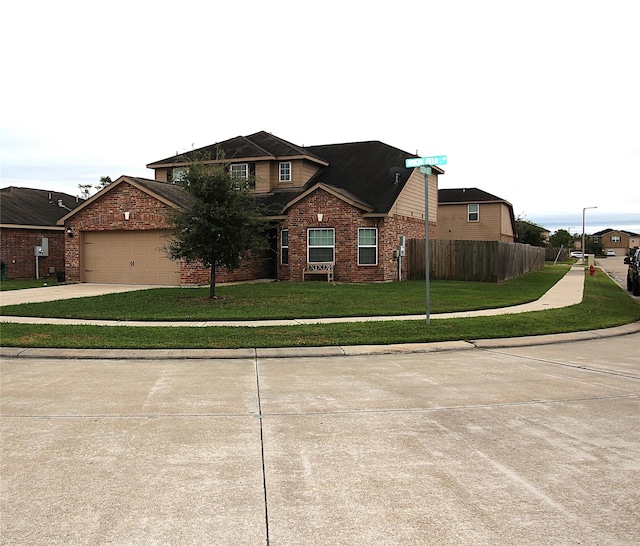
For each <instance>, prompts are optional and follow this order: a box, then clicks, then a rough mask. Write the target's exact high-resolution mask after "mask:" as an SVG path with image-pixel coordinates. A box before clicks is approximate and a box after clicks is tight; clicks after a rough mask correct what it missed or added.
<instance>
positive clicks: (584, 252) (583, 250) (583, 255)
mask: <svg viewBox="0 0 640 546" xmlns="http://www.w3.org/2000/svg"><path fill="white" fill-rule="evenodd" d="M597 208H598V207H585V208H583V209H582V265H584V259H585V255H586V250H587V249H586V247H585V242H584V212H585V211H586V210H587V209H597Z"/></svg>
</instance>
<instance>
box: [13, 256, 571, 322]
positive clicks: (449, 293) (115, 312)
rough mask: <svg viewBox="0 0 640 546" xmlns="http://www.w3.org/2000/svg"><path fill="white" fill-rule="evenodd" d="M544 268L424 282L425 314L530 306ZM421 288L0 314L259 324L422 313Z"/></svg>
mask: <svg viewBox="0 0 640 546" xmlns="http://www.w3.org/2000/svg"><path fill="white" fill-rule="evenodd" d="M567 269H568V268H567V266H564V265H556V266H553V265H548V266H546V267H545V268H544V269H543V270H541V271H532V272H530V273H527V274H525V275H522V276H520V277H518V278H516V279H511V280H509V281H506V282H504V283H501V284H491V283H479V282H455V281H432V282H431V283H430V288H431V290H430V291H431V312H432V313H443V312H451V311H468V310H475V309H488V308H495V307H506V306H509V305H517V304H520V303H526V302H530V301H535V300H536V299H538V298H539V297H540V296H542V294H544V293H545V292H546V291H547V290H548V289H549V288H550V287H551V286H553V285H554V284H555V283H556V282H558V280H560V278H562V276H563V275H564V274H565V273H566V272H567ZM425 292H426V287H425V282H424V281H408V282H390V283H370V284H351V283H345V284H343V283H331V284H330V283H325V282H304V283H302V282H274V283H266V284H259V283H258V284H241V285H232V286H220V287H218V289H217V294H218V296H219V299H216V300H212V299H210V298H208V297H207V296H208V288H156V289H151V290H139V291H136V292H127V293H121V294H107V295H104V296H97V297H92V298H77V299H72V300H59V301H52V302H43V303H31V304H23V305H13V306H5V307H2V308H0V311H1V312H2V314H3V315H19V316H32V317H62V318H83V319H111V320H157V321H166V320H171V321H181V320H186V321H194V320H259V319H295V318H317V317H346V316H352V317H355V316H374V315H386V316H389V315H414V314H420V313H424V312H425V306H426V302H425V299H426V296H425Z"/></svg>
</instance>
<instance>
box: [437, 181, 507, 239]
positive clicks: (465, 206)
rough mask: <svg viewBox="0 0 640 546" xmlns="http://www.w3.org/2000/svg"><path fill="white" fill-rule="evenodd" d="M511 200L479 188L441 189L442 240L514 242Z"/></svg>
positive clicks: (439, 201)
mask: <svg viewBox="0 0 640 546" xmlns="http://www.w3.org/2000/svg"><path fill="white" fill-rule="evenodd" d="M515 238H516V224H515V217H514V214H513V207H512V206H511V203H509V202H508V201H505V200H504V199H501V198H500V197H496V196H495V195H491V194H490V193H487V192H486V191H483V190H479V189H478V188H455V189H439V190H438V239H441V240H461V241H502V242H508V243H513V242H514V241H515Z"/></svg>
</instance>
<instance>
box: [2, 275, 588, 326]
mask: <svg viewBox="0 0 640 546" xmlns="http://www.w3.org/2000/svg"><path fill="white" fill-rule="evenodd" d="M149 288H158V287H152V286H136V285H111V284H103V285H98V284H74V285H68V286H59V287H55V288H53V287H52V288H49V289H46V290H45V289H42V288H35V289H29V290H14V291H12V292H16V293H17V294H13V293H11V292H10V293H9V294H7V295H6V296H5V293H3V294H2V300H1V302H0V303H1V304H2V305H13V304H19V303H31V302H38V301H52V300H58V299H69V298H79V297H85V296H96V295H100V294H110V293H115V292H129V291H132V290H145V289H149ZM20 292H24V294H19V293H20ZM45 292H47V293H46V294H45ZM49 292H50V293H49ZM583 292H584V268H583V267H582V266H574V267H572V268H571V269H570V270H569V271H568V272H567V274H566V275H565V276H564V277H563V278H562V279H560V281H558V282H557V283H556V284H555V285H554V286H553V287H552V288H551V289H550V290H549V291H548V292H547V293H545V294H544V295H543V296H542V297H541V298H540V299H538V300H536V301H533V302H530V303H524V304H521V305H514V306H512V307H500V308H497V309H481V310H478V311H461V312H455V313H439V314H432V315H431V316H430V318H432V319H442V318H467V317H485V316H492V315H505V314H515V313H527V312H529V311H543V310H546V309H556V308H559V307H567V306H569V305H576V304H578V303H580V302H581V301H582V296H583ZM424 319H425V315H424V314H422V315H394V316H377V317H333V318H332V317H329V318H310V319H282V320H280V319H278V320H253V321H241V320H215V321H181V322H159V321H120V320H82V319H63V318H39V317H13V316H2V317H1V320H2V321H3V322H13V323H20V324H63V325H91V326H165V327H166V326H170V327H173V326H176V327H177V326H182V327H196V328H206V327H212V326H250V327H257V326H296V325H300V324H331V323H343V322H370V321H395V320H424Z"/></svg>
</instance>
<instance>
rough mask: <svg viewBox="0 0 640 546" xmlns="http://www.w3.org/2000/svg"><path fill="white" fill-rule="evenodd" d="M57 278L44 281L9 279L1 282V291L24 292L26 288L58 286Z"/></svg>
mask: <svg viewBox="0 0 640 546" xmlns="http://www.w3.org/2000/svg"><path fill="white" fill-rule="evenodd" d="M57 285H58V280H57V278H56V277H45V278H43V279H39V280H36V279H8V280H5V281H0V291H1V290H24V289H25V288H43V287H47V286H57Z"/></svg>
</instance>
